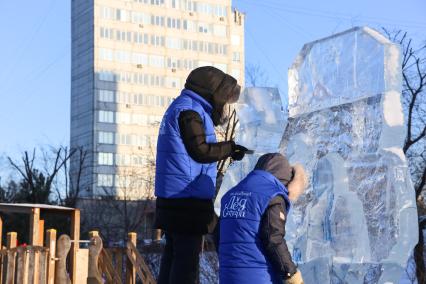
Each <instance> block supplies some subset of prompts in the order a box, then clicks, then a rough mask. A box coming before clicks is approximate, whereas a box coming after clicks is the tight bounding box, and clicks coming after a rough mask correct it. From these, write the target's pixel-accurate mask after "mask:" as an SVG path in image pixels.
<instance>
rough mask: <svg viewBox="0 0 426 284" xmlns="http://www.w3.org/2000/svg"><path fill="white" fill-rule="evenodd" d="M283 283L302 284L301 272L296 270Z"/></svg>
mask: <svg viewBox="0 0 426 284" xmlns="http://www.w3.org/2000/svg"><path fill="white" fill-rule="evenodd" d="M285 284H303V278H302V273H300V270H297V272H296V273H294V274H293V276H291V277H290V278H288V279H286V280H285Z"/></svg>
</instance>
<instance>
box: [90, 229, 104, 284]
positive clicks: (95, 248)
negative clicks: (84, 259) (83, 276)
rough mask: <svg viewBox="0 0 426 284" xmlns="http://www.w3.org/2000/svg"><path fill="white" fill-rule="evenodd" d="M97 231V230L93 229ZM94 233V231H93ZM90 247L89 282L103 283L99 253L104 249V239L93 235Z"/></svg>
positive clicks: (92, 283)
mask: <svg viewBox="0 0 426 284" xmlns="http://www.w3.org/2000/svg"><path fill="white" fill-rule="evenodd" d="M93 232H96V231H93ZM91 233H92V232H91ZM90 240H91V243H90V247H89V271H88V275H87V283H88V284H101V283H102V276H101V273H100V271H99V268H98V267H99V255H100V254H101V251H102V239H101V238H100V237H99V236H96V235H95V236H93V237H91V239H90Z"/></svg>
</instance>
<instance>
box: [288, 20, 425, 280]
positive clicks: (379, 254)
mask: <svg viewBox="0 0 426 284" xmlns="http://www.w3.org/2000/svg"><path fill="white" fill-rule="evenodd" d="M400 60H401V59H400V50H399V47H398V46H397V45H395V44H392V43H391V42H390V41H389V40H387V39H386V38H385V37H383V36H382V35H381V34H380V33H378V32H376V31H374V30H372V29H370V28H367V27H363V28H353V29H351V30H348V31H346V32H343V33H340V34H336V35H333V36H331V37H328V38H325V39H321V40H317V41H315V42H312V43H308V44H306V45H305V46H304V47H303V49H302V50H301V52H300V53H299V55H298V56H297V58H296V60H295V62H294V64H293V66H292V67H291V68H290V70H289V121H288V126H287V127H286V131H285V134H284V137H283V140H282V143H281V146H280V148H281V152H282V153H284V154H286V155H287V156H288V157H289V159H290V161H291V162H293V163H295V162H300V163H302V164H303V165H304V166H305V167H306V169H307V171H308V172H309V173H311V175H310V186H309V188H308V189H307V192H306V194H304V195H303V196H302V198H301V199H300V200H299V201H298V202H297V203H296V204H295V206H294V207H293V211H292V213H291V214H290V216H289V218H288V223H287V232H289V234H288V242H289V243H290V249H291V251H292V253H293V258H294V259H296V260H297V261H298V262H299V263H300V268H301V270H302V272H303V274H304V276H305V281H306V283H336V284H337V283H387V284H390V283H398V282H399V279H400V277H401V275H402V274H403V271H404V267H405V265H406V263H407V260H408V258H409V257H410V253H411V251H412V249H413V247H414V245H415V244H416V243H417V233H416V232H417V222H416V220H417V211H416V205H415V197H414V190H413V186H412V184H411V180H410V176H409V173H408V169H407V163H406V159H405V156H404V153H403V151H402V145H403V142H404V135H405V128H404V116H403V111H402V105H401V65H400V64H401V62H400Z"/></svg>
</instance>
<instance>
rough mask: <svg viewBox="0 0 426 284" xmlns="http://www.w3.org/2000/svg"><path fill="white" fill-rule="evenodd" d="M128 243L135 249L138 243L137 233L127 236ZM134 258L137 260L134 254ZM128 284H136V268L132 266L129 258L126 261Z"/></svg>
mask: <svg viewBox="0 0 426 284" xmlns="http://www.w3.org/2000/svg"><path fill="white" fill-rule="evenodd" d="M127 238H128V241H130V242H131V243H132V244H133V245H134V246H135V247H136V242H137V234H136V233H128V234H127ZM132 256H133V257H134V258H136V255H135V254H134V253H133V254H132ZM126 266H127V269H126V284H136V267H135V266H134V265H133V264H132V262H131V261H130V259H129V258H127V261H126Z"/></svg>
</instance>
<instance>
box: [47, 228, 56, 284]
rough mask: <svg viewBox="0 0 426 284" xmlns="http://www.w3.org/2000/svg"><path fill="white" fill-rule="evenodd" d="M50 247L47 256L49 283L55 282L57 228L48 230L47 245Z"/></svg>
mask: <svg viewBox="0 0 426 284" xmlns="http://www.w3.org/2000/svg"><path fill="white" fill-rule="evenodd" d="M45 246H46V247H47V248H49V254H48V256H47V277H46V280H47V284H54V283H55V261H56V260H55V257H56V230H55V229H50V230H47V232H46V245H45Z"/></svg>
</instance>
